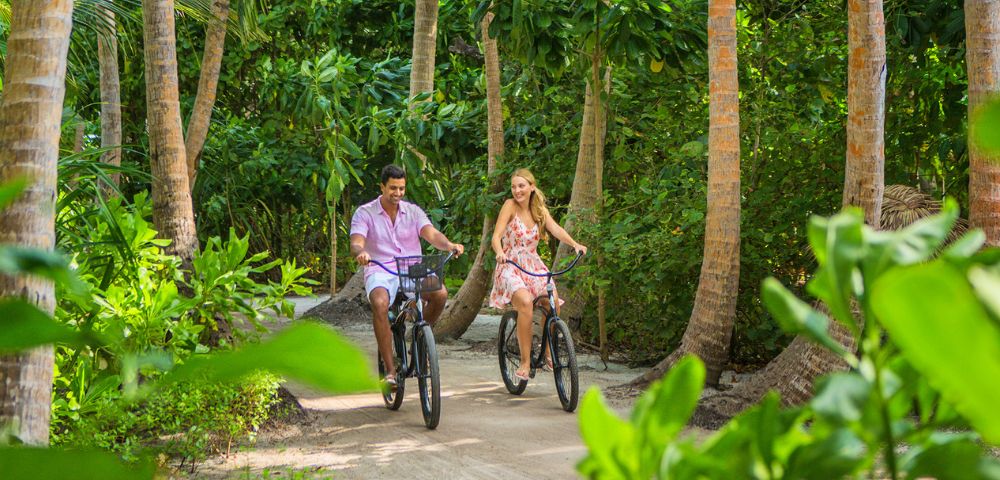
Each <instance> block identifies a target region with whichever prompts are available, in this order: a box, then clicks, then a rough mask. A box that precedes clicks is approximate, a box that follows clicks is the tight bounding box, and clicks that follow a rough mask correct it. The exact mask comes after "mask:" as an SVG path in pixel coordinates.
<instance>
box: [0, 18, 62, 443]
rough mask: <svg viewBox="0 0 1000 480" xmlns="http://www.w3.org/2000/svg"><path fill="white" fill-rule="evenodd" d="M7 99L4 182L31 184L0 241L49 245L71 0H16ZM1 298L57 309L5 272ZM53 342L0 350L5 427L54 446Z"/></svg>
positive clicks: (48, 290)
mask: <svg viewBox="0 0 1000 480" xmlns="http://www.w3.org/2000/svg"><path fill="white" fill-rule="evenodd" d="M11 7H12V8H11V10H12V13H13V15H12V18H11V25H10V36H9V38H8V40H7V63H6V72H5V78H4V90H3V97H2V98H0V183H6V182H8V181H11V180H13V179H15V178H26V179H27V180H28V188H27V189H26V190H25V192H24V194H22V195H21V197H20V198H18V199H17V200H16V201H14V203H12V204H11V205H10V206H8V207H7V208H5V209H3V210H2V211H0V243H2V244H10V245H18V246H23V247H32V248H38V249H41V250H52V248H53V245H54V244H55V197H56V164H57V162H58V160H59V128H60V122H61V120H62V107H63V99H64V97H65V94H66V83H65V79H66V55H67V53H68V51H69V36H70V30H71V28H72V23H73V2H72V0H50V1H44V2H43V1H38V0H15V1H13V2H12V5H11ZM0 297H23V298H25V299H27V300H28V301H31V302H33V303H34V304H35V305H37V306H38V307H39V308H41V309H42V310H43V311H45V312H47V313H49V314H52V313H53V312H54V311H55V292H54V288H53V285H52V282H51V281H49V280H44V279H42V278H40V277H37V276H23V275H22V276H17V277H11V276H4V275H0ZM53 359H54V357H53V351H52V346H51V345H49V346H45V347H39V348H36V349H33V350H30V351H28V352H23V353H20V354H13V355H11V354H8V355H0V424H8V423H13V424H14V433H15V434H16V435H17V437H18V438H19V439H20V440H21V441H23V442H25V443H27V444H31V445H42V446H47V445H48V444H49V415H50V406H51V402H52V375H53Z"/></svg>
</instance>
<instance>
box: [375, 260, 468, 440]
mask: <svg viewBox="0 0 1000 480" xmlns="http://www.w3.org/2000/svg"><path fill="white" fill-rule="evenodd" d="M452 255H453V253H448V254H447V255H416V256H410V257H396V271H392V270H390V269H389V268H388V267H386V266H385V265H383V264H381V263H379V262H377V261H375V260H370V261H371V263H373V264H375V265H378V266H379V267H382V269H383V270H385V271H387V272H389V273H391V274H393V275H396V276H398V277H399V290H400V292H401V293H397V294H396V298H395V299H394V301H393V302H392V307H391V308H390V309H389V328H390V329H391V330H392V358H393V359H394V361H395V363H396V389H395V390H392V389H389V388H386V389H383V391H382V400H383V401H385V406H386V407H387V408H388V409H389V410H398V409H399V407H400V406H401V405H402V404H403V392H404V390H405V388H404V387H405V380H406V378H408V377H416V379H417V386H418V387H419V389H420V407H421V410H422V412H423V414H424V425H426V426H427V428H429V429H434V428H437V425H438V422H439V421H440V419H441V380H440V373H439V370H438V355H437V346H436V345H435V343H434V332H433V331H431V326H430V324H429V323H427V322H425V321H424V302H422V301H421V300H420V294H421V293H422V292H423V293H426V292H434V291H437V290H440V289H441V285H442V283H443V282H444V264H445V263H447V262H448V260H450V259H451V257H452ZM403 294H410V295H412V298H406V297H407V295H403ZM408 319H409V320H412V321H413V327H412V328H411V330H410V335H409V338H410V348H409V351H407V348H406V320H408ZM411 359H412V361H410V360H411ZM385 372H386V368H385V364H384V363H383V362H382V355H379V356H378V373H379V378H382V379H385Z"/></svg>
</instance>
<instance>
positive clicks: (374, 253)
mask: <svg viewBox="0 0 1000 480" xmlns="http://www.w3.org/2000/svg"><path fill="white" fill-rule="evenodd" d="M381 200H382V196H381V195H380V196H379V197H378V198H376V199H375V200H372V201H370V202H368V203H366V204H364V205H362V206H360V207H358V209H357V211H355V212H354V217H353V218H351V235H361V236H362V237H365V251H367V252H368V254H369V255H371V257H372V259H373V260H378V261H379V262H382V263H383V264H385V265H386V266H387V267H389V268H391V269H393V270H395V269H396V264H395V260H394V258H395V257H404V256H410V255H420V254H421V253H422V250H421V248H420V230H422V229H423V228H424V227H425V226H427V225H430V224H431V221H430V219H429V218H427V214H426V213H424V211H423V210H422V209H421V208H420V207H418V206H416V205H414V204H412V203H410V202H407V201H401V202H399V212H398V213H396V223H395V224H393V222H392V219H391V218H389V214H388V213H386V211H385V209H384V208H382V202H381ZM375 271H382V269H381V268H379V267H377V266H375V265H373V264H369V265H368V267H366V268H365V278H366V279H367V278H368V276H369V275H371V274H372V272H375Z"/></svg>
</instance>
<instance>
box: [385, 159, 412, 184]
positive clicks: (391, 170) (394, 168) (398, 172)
mask: <svg viewBox="0 0 1000 480" xmlns="http://www.w3.org/2000/svg"><path fill="white" fill-rule="evenodd" d="M390 178H406V170H403V169H402V168H400V166H399V165H394V164H391V163H390V164H388V165H386V166H385V168H383V169H382V185H385V184H386V183H389V179H390Z"/></svg>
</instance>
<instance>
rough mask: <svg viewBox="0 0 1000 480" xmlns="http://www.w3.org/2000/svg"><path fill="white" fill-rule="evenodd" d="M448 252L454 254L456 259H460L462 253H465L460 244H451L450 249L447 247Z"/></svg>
mask: <svg viewBox="0 0 1000 480" xmlns="http://www.w3.org/2000/svg"><path fill="white" fill-rule="evenodd" d="M448 250H449V251H452V252H455V256H456V257H460V256H462V254H463V253H465V246H464V245H462V244H461V243H453V244H451V246H450V247H448Z"/></svg>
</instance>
